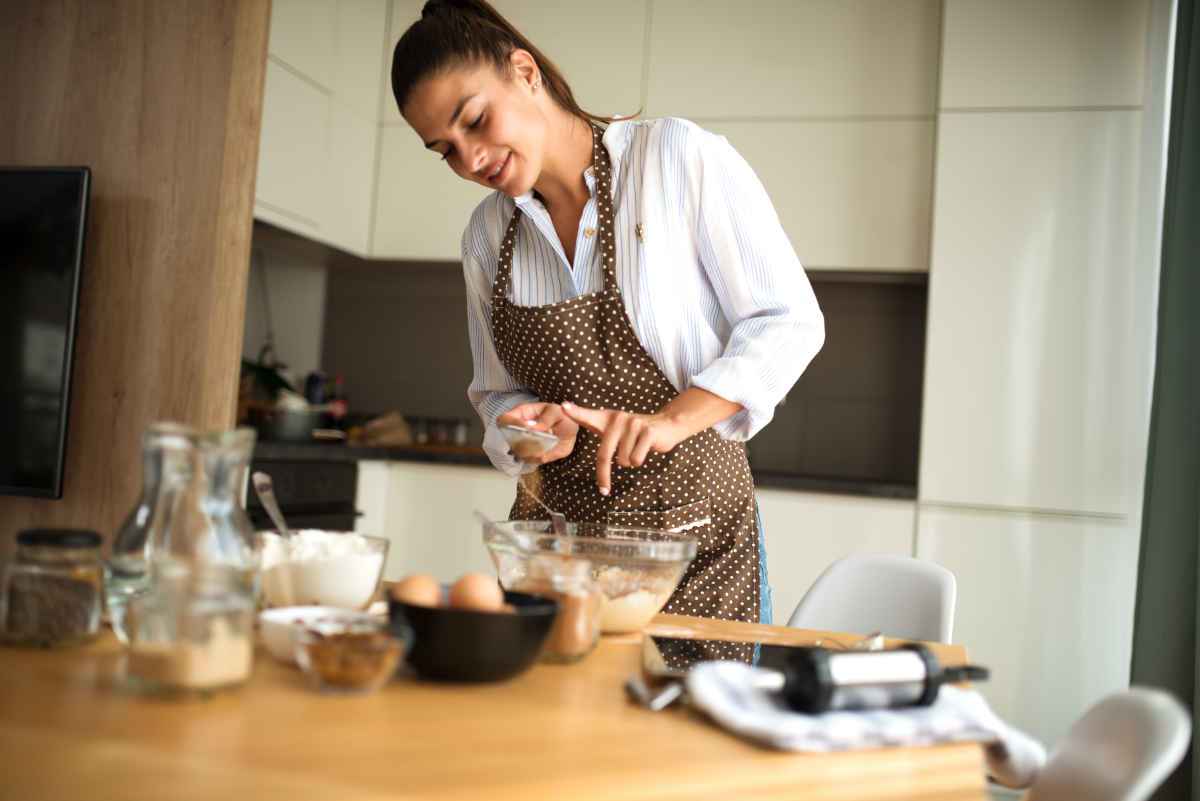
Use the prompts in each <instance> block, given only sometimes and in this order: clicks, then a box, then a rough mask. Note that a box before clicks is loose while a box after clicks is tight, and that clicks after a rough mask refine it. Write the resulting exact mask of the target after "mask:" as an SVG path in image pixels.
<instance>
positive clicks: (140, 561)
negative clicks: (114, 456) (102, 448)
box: [105, 423, 197, 643]
mask: <svg viewBox="0 0 1200 801" xmlns="http://www.w3.org/2000/svg"><path fill="white" fill-rule="evenodd" d="M196 436H197V434H196V431H195V429H192V428H190V427H188V426H185V425H180V424H178V423H153V424H152V425H150V426H149V428H147V429H146V433H145V434H144V435H143V436H142V494H141V497H140V498H138V501H137V503H136V504H135V505H134V507H133V511H131V512H130V513H129V516H128V517H127V518H126V519H125V522H124V523H123V524H122V525H121V528H120V529H118V531H117V534H116V536H115V537H114V538H113V544H112V549H111V552H110V556H109V559H108V562H107V563H106V564H105V596H106V597H105V602H106V605H107V608H108V615H109V620H110V621H111V622H112V628H113V632H115V633H116V635H117V637H118V638H120V640H121V641H122V642H124V643H128V642H129V633H128V629H129V623H128V621H127V620H126V616H127V613H128V609H129V605H130V601H131V599H134V598H137V597H139V596H141V595H144V594H145V593H146V591H147V589H148V588H149V584H150V575H149V571H148V565H149V560H150V558H151V555H152V553H153V551H154V549H155V548H158V547H165V545H166V544H167V543H169V541H170V537H171V529H172V528H173V527H174V526H176V525H177V524H178V522H179V520H180V506H181V503H182V501H183V499H184V496H185V495H186V493H187V491H188V489H189V487H190V486H191V483H192V473H193V471H192V464H193V460H194V458H195V443H196Z"/></svg>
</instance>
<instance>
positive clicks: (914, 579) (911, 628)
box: [788, 554, 957, 642]
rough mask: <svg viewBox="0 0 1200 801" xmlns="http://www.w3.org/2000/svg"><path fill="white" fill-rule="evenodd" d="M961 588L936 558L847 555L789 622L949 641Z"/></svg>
mask: <svg viewBox="0 0 1200 801" xmlns="http://www.w3.org/2000/svg"><path fill="white" fill-rule="evenodd" d="M956 593H957V585H956V583H955V580H954V574H953V573H951V572H950V571H949V570H947V569H946V568H944V567H942V566H941V565H938V564H934V563H933V562H927V561H924V560H921V559H913V558H911V557H907V556H891V555H886V554H863V555H855V556H848V557H846V558H845V559H839V560H838V561H836V562H834V563H833V564H831V565H830V566H829V567H828V568H826V569H825V572H824V573H822V574H821V575H820V576H818V577H817V580H816V581H815V582H813V585H812V587H810V588H809V590H808V592H806V593H805V594H804V597H803V598H801V599H800V603H799V604H797V605H796V611H794V612H792V616H791V618H790V619H789V620H788V625H789V626H792V627H794V628H801V629H821V630H823V631H845V632H853V633H857V634H868V633H871V632H876V631H878V632H882V633H883V634H885V635H887V636H888V637H899V638H902V639H908V640H925V641H927V642H950V637H951V635H952V634H953V633H954V602H955V596H956Z"/></svg>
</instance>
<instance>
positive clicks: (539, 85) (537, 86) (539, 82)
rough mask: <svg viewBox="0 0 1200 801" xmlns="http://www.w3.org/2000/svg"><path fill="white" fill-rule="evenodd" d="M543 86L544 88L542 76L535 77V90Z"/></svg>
mask: <svg viewBox="0 0 1200 801" xmlns="http://www.w3.org/2000/svg"><path fill="white" fill-rule="evenodd" d="M541 88H542V79H541V78H536V79H534V82H533V91H535V92H536V91H537V90H538V89H541Z"/></svg>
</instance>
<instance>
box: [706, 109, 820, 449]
mask: <svg viewBox="0 0 1200 801" xmlns="http://www.w3.org/2000/svg"><path fill="white" fill-rule="evenodd" d="M695 133H696V139H695V141H694V143H689V144H691V145H693V146H691V147H689V148H688V151H689V161H690V164H689V174H690V184H689V200H690V201H691V203H692V204H693V211H694V214H695V222H696V226H697V233H698V236H697V242H698V245H699V253H700V260H701V262H702V263H703V266H704V270H705V273H706V275H707V276H708V280H709V282H710V283H711V285H712V287H713V290H714V292H715V294H716V296H717V299H718V302H719V303H720V305H721V311H722V313H723V314H724V316H725V318H726V320H728V321H729V325H730V328H731V330H730V334H729V337H728V340H727V342H726V344H725V348H724V350H723V351H722V352H721V355H720V357H719V358H717V359H716V360H715V361H713V362H712V363H711V364H709V365H708V366H706V367H705V369H704V370H703V371H701V372H700V373H699V374H698V375H695V376H693V377H692V379H691V382H690V383H691V385H692V386H696V387H700V388H702V389H705V390H708V391H709V392H712V393H713V394H715V395H719V396H721V397H722V398H725V399H726V400H730V401H733V402H735V403H739V404H741V405H742V407H743V411H741V412H739V413H737V414H735V415H734V416H732V417H730V418H728V419H726V420H724V421H722V422H721V423H719V424H717V425H716V426H715V428H716V430H717V433H719V434H720V435H721V436H723V437H725V438H726V439H733V440H746V439H749V438H750V437H752V436H754V434H756V433H757V432H758V431H759V430H760V429H761V428H762V427H763V426H765V425H766V424H767V423H769V422H770V421H771V418H772V417H773V416H774V414H775V407H776V406H777V405H779V403H780V402H781V401H782V400H783V399H784V397H785V396H786V395H787V393H788V391H789V390H790V389H791V388H792V386H793V385H794V384H795V383H796V380H797V379H799V377H800V375H801V374H802V373H803V372H804V370H805V368H807V367H808V364H809V362H811V361H812V359H813V357H814V356H816V355H817V352H818V351H819V350H820V349H821V346H822V345H823V344H824V342H825V319H824V317H823V316H822V314H821V309H820V307H819V306H818V305H817V299H816V296H815V295H814V294H813V291H812V286H811V285H810V284H809V281H808V277H807V276H806V275H805V274H804V268H803V267H802V266H801V264H800V259H799V258H798V257H797V256H796V252H795V250H794V249H793V248H792V245H791V242H789V241H788V238H787V234H786V233H784V230H783V226H782V225H780V222H779V216H778V215H777V214H776V212H775V207H774V206H773V205H772V204H771V200H770V198H769V197H768V196H767V192H766V190H765V189H764V188H763V185H762V183H761V182H760V181H759V180H758V176H757V175H755V174H754V170H753V169H751V167H750V165H749V164H747V163H746V160H745V159H743V158H742V157H741V155H740V154H739V153H738V152H737V151H736V150H734V149H733V147H732V146H731V145H730V144H729V143H728V142H727V141H726V140H725V138H724V137H721V136H716V135H714V134H709V133H706V132H703V131H699V130H697V131H696V132H695Z"/></svg>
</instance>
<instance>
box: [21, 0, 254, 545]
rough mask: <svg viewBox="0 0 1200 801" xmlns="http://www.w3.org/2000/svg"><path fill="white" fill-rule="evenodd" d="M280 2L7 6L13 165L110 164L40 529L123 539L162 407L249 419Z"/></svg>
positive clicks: (196, 420) (95, 220)
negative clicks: (266, 134)
mask: <svg viewBox="0 0 1200 801" xmlns="http://www.w3.org/2000/svg"><path fill="white" fill-rule="evenodd" d="M269 16H270V2H269V0H205V2H202V3H196V2H189V1H188V0H120V1H119V2H117V1H116V0H113V1H111V2H110V1H109V0H15V1H14V0H6V2H4V3H0V108H3V109H4V116H5V117H6V119H5V120H4V123H3V124H0V164H8V165H53V164H82V165H87V166H89V167H91V169H92V175H93V183H92V198H91V208H90V219H89V225H88V233H87V245H86V258H85V263H84V268H83V286H82V290H81V299H80V318H79V328H78V332H77V339H76V354H75V368H74V384H73V386H72V399H71V417H70V433H69V437H68V441H67V464H66V474H65V489H64V495H63V498H62V499H61V500H57V501H48V500H40V499H39V500H32V499H23V498H11V497H2V498H0V550H6V549H7V548H8V547H9V546H10V545H11V542H12V537H13V534H14V532H15V531H16V530H17V529H19V528H22V527H25V526H28V525H72V526H87V527H92V528H96V529H97V530H99V531H100V532H101V533H103V534H104V535H105V536H106V537H107V536H109V535H110V534H111V533H112V531H113V530H114V529H115V527H116V526H117V525H119V523H120V521H121V518H122V517H123V515H124V514H125V513H126V512H127V511H128V509H129V507H130V506H131V505H132V503H133V502H134V500H135V499H136V496H137V493H138V490H139V488H140V484H141V465H140V461H141V460H140V447H141V446H140V436H141V432H142V431H143V429H144V428H145V427H146V425H147V424H148V423H150V422H152V421H154V420H160V419H173V420H179V421H183V422H187V423H191V424H193V425H197V426H201V427H206V428H225V427H229V426H230V425H232V424H233V422H234V416H235V399H236V392H237V380H238V370H239V367H238V365H239V358H240V355H241V338H242V328H243V317H244V314H245V295H246V279H247V273H248V264H249V251H250V235H251V228H252V207H253V198H254V179H255V173H256V164H257V160H258V140H259V127H260V121H261V113H262V94H263V75H264V70H265V63H266V46H267V30H268V23H269Z"/></svg>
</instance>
